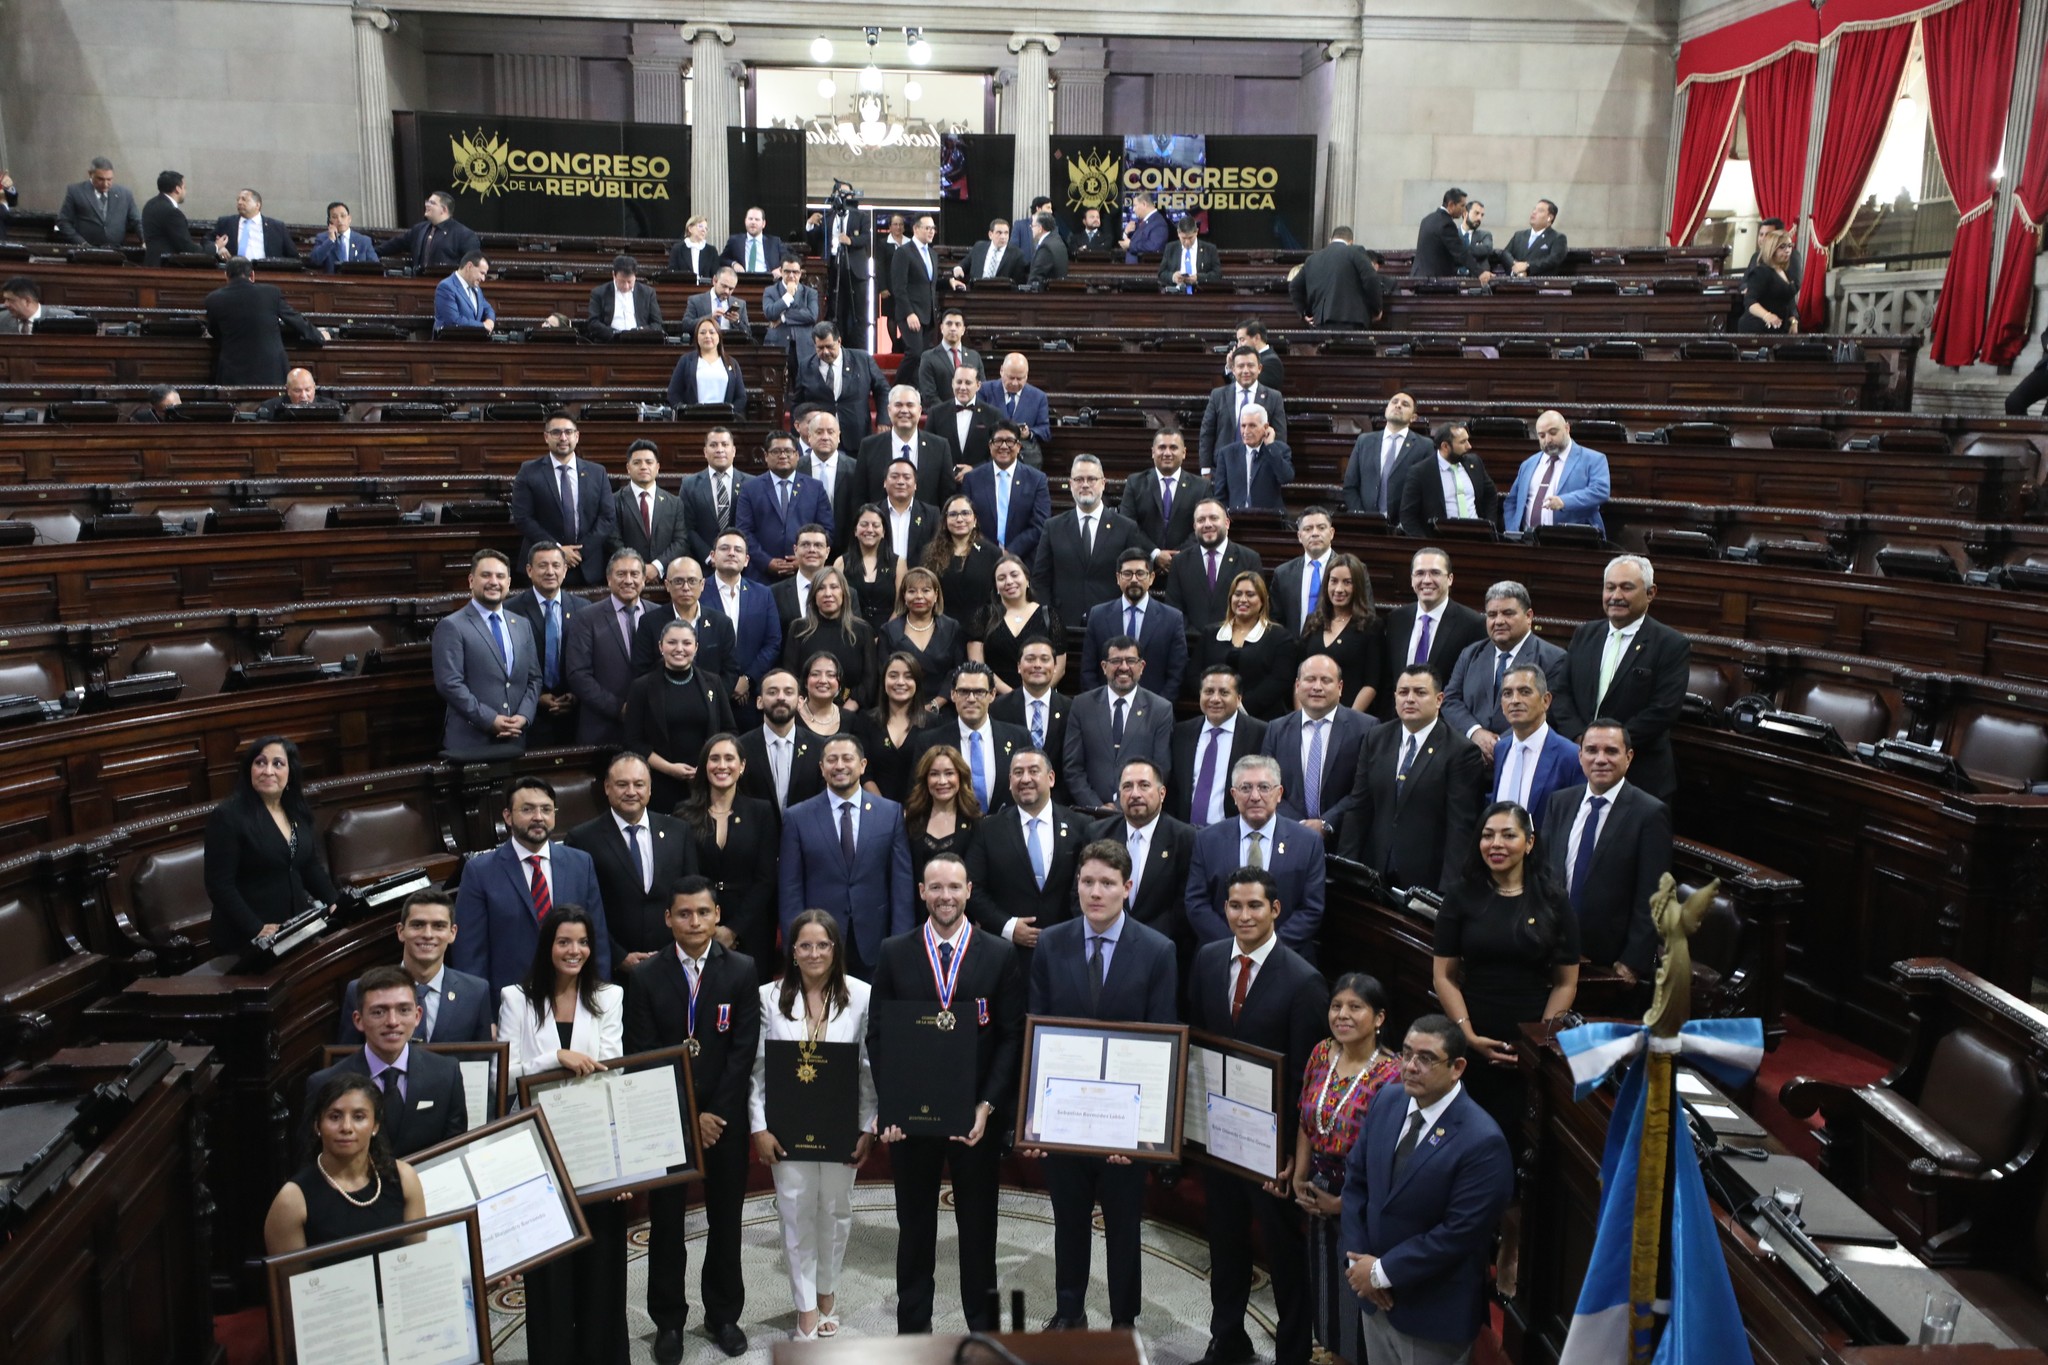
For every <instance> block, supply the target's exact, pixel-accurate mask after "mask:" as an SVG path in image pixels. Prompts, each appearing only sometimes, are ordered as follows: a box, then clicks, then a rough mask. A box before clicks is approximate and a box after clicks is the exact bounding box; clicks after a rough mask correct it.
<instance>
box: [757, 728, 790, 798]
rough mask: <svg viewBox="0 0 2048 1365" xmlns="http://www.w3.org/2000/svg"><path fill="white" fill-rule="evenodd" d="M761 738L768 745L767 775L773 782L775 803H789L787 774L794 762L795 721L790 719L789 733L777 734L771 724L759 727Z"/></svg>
mask: <svg viewBox="0 0 2048 1365" xmlns="http://www.w3.org/2000/svg"><path fill="white" fill-rule="evenodd" d="M761 738H762V740H763V741H765V742H766V743H767V745H768V776H769V778H770V780H771V781H773V782H774V784H775V804H776V805H777V806H778V807H787V806H788V805H789V774H790V772H791V770H792V769H793V768H794V766H795V763H796V723H795V722H794V721H792V722H791V723H790V727H789V733H788V734H786V735H778V734H776V733H775V727H774V726H772V725H763V726H762V727H761Z"/></svg>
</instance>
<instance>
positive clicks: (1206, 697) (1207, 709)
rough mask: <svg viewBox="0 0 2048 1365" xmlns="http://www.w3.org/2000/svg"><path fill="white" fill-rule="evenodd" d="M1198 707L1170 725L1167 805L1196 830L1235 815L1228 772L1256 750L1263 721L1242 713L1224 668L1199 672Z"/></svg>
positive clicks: (1230, 673) (1236, 685) (1238, 684)
mask: <svg viewBox="0 0 2048 1365" xmlns="http://www.w3.org/2000/svg"><path fill="white" fill-rule="evenodd" d="M1196 702H1197V704H1198V705H1199V706H1200V707H1201V708H1202V713H1201V714H1200V715H1198V716H1190V717H1189V718H1188V719H1186V720H1184V721H1181V722H1180V723H1179V724H1177V725H1175V726H1174V727H1173V770H1172V771H1173V781H1172V783H1171V784H1170V785H1169V788H1168V790H1169V791H1170V792H1171V793H1172V800H1171V803H1170V805H1169V807H1168V809H1169V810H1171V811H1172V813H1173V815H1174V817H1175V818H1176V819H1181V820H1185V821H1187V822H1188V823H1189V824H1190V825H1191V826H1193V827H1194V828H1196V829H1201V828H1202V827H1204V826H1206V825H1213V824H1215V823H1216V822H1217V821H1219V820H1232V819H1235V818H1236V817H1237V799H1236V798H1235V797H1234V796H1232V795H1231V794H1230V774H1231V772H1232V771H1233V770H1235V769H1236V767H1237V761H1238V760H1239V759H1241V758H1244V757H1246V756H1248V755H1251V754H1256V753H1259V752H1260V751H1261V748H1260V746H1261V745H1262V744H1263V743H1264V742H1265V738H1266V722H1264V721H1262V720H1258V719H1256V718H1254V717H1252V716H1248V715H1246V714H1245V713H1244V709H1243V703H1244V684H1243V681H1242V680H1241V679H1240V678H1239V677H1238V676H1237V673H1236V672H1235V671H1234V670H1232V668H1231V667H1230V665H1228V664H1211V665H1209V667H1207V668H1205V669H1203V670H1202V680H1201V685H1200V688H1199V690H1198V691H1197V693H1196Z"/></svg>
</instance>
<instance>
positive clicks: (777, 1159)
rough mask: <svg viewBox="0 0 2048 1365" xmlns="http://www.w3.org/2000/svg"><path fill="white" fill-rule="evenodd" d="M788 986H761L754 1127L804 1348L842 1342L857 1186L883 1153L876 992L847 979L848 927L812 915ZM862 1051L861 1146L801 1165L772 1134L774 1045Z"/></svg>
mask: <svg viewBox="0 0 2048 1365" xmlns="http://www.w3.org/2000/svg"><path fill="white" fill-rule="evenodd" d="M788 943H789V960H788V962H787V963H785V964H784V966H783V969H782V979H781V980H780V981H771V982H769V983H768V984H767V985H765V986H763V987H761V1045H760V1047H759V1049H758V1050H757V1051H756V1052H755V1054H754V1088H753V1098H752V1103H751V1110H750V1123H749V1126H750V1127H751V1128H752V1129H753V1133H754V1152H755V1154H756V1155H758V1156H759V1157H760V1158H761V1162H762V1164H763V1165H765V1166H767V1167H768V1168H769V1170H770V1171H771V1172H772V1173H773V1175H774V1176H775V1208H776V1211H777V1212H778V1213H779V1214H780V1215H781V1216H782V1248H783V1252H784V1254H785V1255H786V1256H787V1258H788V1260H789V1292H790V1296H791V1297H792V1298H793V1299H794V1300H795V1301H796V1313H797V1330H796V1339H797V1340H798V1341H814V1340H816V1339H818V1338H819V1337H832V1336H836V1335H838V1333H839V1313H838V1308H837V1304H836V1303H835V1295H834V1292H833V1291H834V1290H835V1288H836V1287H837V1286H838V1283H839V1268H840V1266H841V1265H842V1264H843V1263H844V1262H845V1260H846V1238H847V1235H848V1234H849V1233H850V1232H852V1230H853V1178H854V1175H855V1173H856V1171H857V1170H858V1169H859V1167H860V1163H861V1162H862V1161H864V1160H866V1159H867V1154H868V1150H869V1148H871V1147H872V1146H873V1145H874V1127H875V1081H874V1076H873V1074H872V1073H871V1072H870V1071H869V1070H868V1049H867V1036H868V983H867V982H865V981H859V980H856V979H854V978H853V977H850V976H848V975H847V974H846V963H845V954H844V952H843V951H842V948H841V944H840V937H839V922H838V921H837V920H835V919H833V918H832V916H831V915H830V914H829V913H827V912H826V911H823V910H806V911H804V912H803V913H802V914H801V915H798V916H797V917H796V919H795V921H794V922H793V923H792V924H791V925H790V929H789V938H788ZM771 1041H774V1042H797V1043H801V1042H813V1043H857V1044H859V1045H860V1129H861V1133H860V1140H859V1141H858V1142H857V1143H855V1144H854V1149H853V1151H852V1152H850V1153H849V1154H848V1159H847V1160H846V1161H844V1162H838V1161H792V1160H788V1159H786V1158H785V1157H784V1155H783V1148H782V1144H781V1143H779V1142H777V1141H776V1140H775V1134H773V1133H771V1132H769V1131H768V1099H767V1089H766V1076H767V1069H768V1044H769V1043H770V1042H771Z"/></svg>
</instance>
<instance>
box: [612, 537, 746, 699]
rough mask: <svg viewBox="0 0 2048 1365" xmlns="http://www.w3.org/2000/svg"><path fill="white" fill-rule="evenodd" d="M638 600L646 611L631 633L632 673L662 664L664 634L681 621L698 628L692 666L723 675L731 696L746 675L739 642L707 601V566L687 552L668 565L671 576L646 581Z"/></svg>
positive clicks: (729, 627)
mask: <svg viewBox="0 0 2048 1365" xmlns="http://www.w3.org/2000/svg"><path fill="white" fill-rule="evenodd" d="M664 593H665V594H666V596H667V598H668V600H667V601H666V602H664V601H662V597H663V595H664ZM640 603H641V605H642V606H643V607H645V608H646V610H644V611H642V612H641V613H640V625H639V628H638V629H636V630H635V631H634V632H633V676H634V677H635V678H638V677H639V676H640V675H641V674H643V673H651V672H653V671H654V670H655V669H656V668H659V667H660V666H661V633H662V631H663V630H664V629H666V628H667V626H668V623H669V622H671V621H683V622H686V623H687V624H688V625H689V626H690V627H691V628H692V629H693V630H695V631H696V632H697V657H696V659H695V661H694V662H693V664H692V665H691V666H692V667H693V668H701V669H703V670H704V671H705V672H706V673H716V674H717V675H718V676H719V677H720V678H722V679H724V681H725V688H726V696H727V698H728V700H730V699H731V697H732V689H733V688H734V686H735V684H736V683H737V682H738V680H739V679H740V678H742V677H744V676H745V675H744V674H742V673H741V672H740V658H739V640H738V637H737V636H736V634H735V633H734V631H733V628H732V622H730V621H728V620H726V619H725V614H724V613H723V612H717V611H711V610H709V609H707V608H706V607H705V605H704V566H703V565H701V564H699V563H698V562H697V561H696V560H694V559H692V558H690V557H689V556H688V555H684V556H683V557H682V558H681V559H678V560H676V561H675V562H674V563H673V564H671V565H670V566H669V573H668V577H667V578H665V579H663V580H662V581H661V582H660V583H649V584H648V585H647V587H646V588H645V589H644V590H643V591H642V592H641V594H640Z"/></svg>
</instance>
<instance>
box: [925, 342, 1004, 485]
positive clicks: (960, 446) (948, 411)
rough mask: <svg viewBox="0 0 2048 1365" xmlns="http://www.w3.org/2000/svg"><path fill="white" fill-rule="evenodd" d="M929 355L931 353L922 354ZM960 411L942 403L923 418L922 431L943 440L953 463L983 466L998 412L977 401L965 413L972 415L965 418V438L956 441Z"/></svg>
mask: <svg viewBox="0 0 2048 1365" xmlns="http://www.w3.org/2000/svg"><path fill="white" fill-rule="evenodd" d="M926 354H931V352H926ZM961 411H962V409H961V407H960V405H959V404H958V403H953V402H945V403H941V404H939V405H938V406H937V407H935V408H933V409H932V410H931V411H930V412H929V413H927V414H926V415H925V419H924V429H925V432H926V433H927V434H928V435H932V436H936V437H938V438H939V439H940V440H941V441H944V442H945V443H946V444H947V445H948V446H950V447H951V448H952V451H953V463H954V464H967V465H982V464H987V463H988V459H989V455H988V438H989V435H990V433H992V432H993V431H994V430H995V429H996V423H998V422H1000V421H1002V420H1003V414H1002V410H1001V409H1000V408H996V407H992V406H990V405H989V404H987V403H984V402H981V401H980V400H979V399H977V400H975V402H974V403H973V404H972V405H971V406H969V407H968V408H967V409H966V411H968V412H969V413H971V414H973V415H972V416H970V417H969V418H968V419H967V439H966V441H964V442H963V441H961V440H960V422H959V416H960V413H961Z"/></svg>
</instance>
